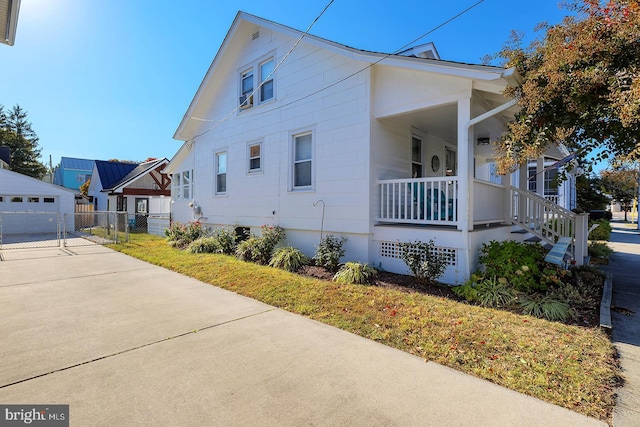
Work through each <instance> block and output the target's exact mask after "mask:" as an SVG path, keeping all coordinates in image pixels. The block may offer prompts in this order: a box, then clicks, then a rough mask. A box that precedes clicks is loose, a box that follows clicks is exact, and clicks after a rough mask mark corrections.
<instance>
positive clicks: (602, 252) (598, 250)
mask: <svg viewBox="0 0 640 427" xmlns="http://www.w3.org/2000/svg"><path fill="white" fill-rule="evenodd" d="M612 253H613V249H611V248H610V247H609V245H607V244H606V243H605V242H589V255H591V256H592V257H596V258H609V256H610V255H611V254H612Z"/></svg>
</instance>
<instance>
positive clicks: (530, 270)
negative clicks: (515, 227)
mask: <svg viewBox="0 0 640 427" xmlns="http://www.w3.org/2000/svg"><path fill="white" fill-rule="evenodd" d="M546 252H547V251H546V250H545V249H544V248H543V247H542V246H541V245H538V244H527V243H518V242H514V241H511V240H507V241H504V242H498V241H495V240H493V241H491V242H489V243H488V244H484V245H483V246H482V252H481V254H480V256H479V257H478V261H479V262H480V263H481V264H482V265H483V266H484V274H483V275H484V277H485V278H490V277H494V276H495V277H504V278H506V279H507V281H508V282H509V284H510V285H511V286H513V287H514V288H515V289H516V290H518V291H521V292H531V291H532V290H545V289H546V284H547V280H544V279H543V280H541V279H542V278H543V276H544V274H543V271H541V268H540V267H541V266H544V265H545V263H544V257H545V255H546ZM543 268H544V267H543Z"/></svg>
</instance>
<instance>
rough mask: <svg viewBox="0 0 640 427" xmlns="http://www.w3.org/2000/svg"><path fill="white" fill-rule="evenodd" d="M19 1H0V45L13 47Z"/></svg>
mask: <svg viewBox="0 0 640 427" xmlns="http://www.w3.org/2000/svg"><path fill="white" fill-rule="evenodd" d="M19 11H20V0H0V43H2V44H7V45H9V46H13V44H14V43H15V41H16V29H17V28H18V12H19Z"/></svg>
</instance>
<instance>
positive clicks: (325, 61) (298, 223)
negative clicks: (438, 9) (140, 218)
mask: <svg viewBox="0 0 640 427" xmlns="http://www.w3.org/2000/svg"><path fill="white" fill-rule="evenodd" d="M302 35H303V33H302V32H300V31H298V30H294V29H292V28H289V27H286V26H283V25H280V24H277V23H274V22H271V21H267V20H264V19H262V18H258V17H256V16H252V15H249V14H246V13H243V12H240V13H238V15H237V16H236V18H235V20H234V22H233V24H232V26H231V28H230V30H229V32H228V34H227V36H226V37H225V39H224V41H223V43H222V46H221V47H220V50H219V51H218V53H217V54H216V56H215V58H214V60H213V62H212V64H211V66H210V68H209V70H208V72H207V74H206V76H205V78H204V80H203V82H202V83H201V85H200V87H199V89H198V91H197V92H196V94H195V97H194V99H193V101H192V102H191V104H190V105H189V108H188V110H187V112H186V114H185V115H184V118H183V119H182V121H181V123H180V125H179V127H178V129H177V130H176V132H175V135H174V138H175V139H178V140H181V141H184V144H183V145H182V146H181V148H180V149H179V150H178V152H177V153H176V154H175V156H174V157H173V158H172V160H171V162H170V163H169V164H168V165H167V167H166V168H165V173H167V174H170V175H172V177H173V185H172V205H171V212H172V219H173V220H175V221H180V222H187V221H190V220H195V219H198V220H200V221H202V222H203V223H205V224H207V225H218V224H224V225H230V226H235V227H237V230H238V232H242V231H245V230H246V229H250V230H251V231H253V232H256V233H257V232H259V228H260V226H261V225H263V224H278V225H280V226H282V227H283V228H284V229H285V231H286V233H287V243H288V244H290V245H292V246H295V247H298V248H300V249H301V250H303V251H304V252H305V253H306V254H307V255H313V253H314V251H315V246H316V245H317V244H318V242H319V239H320V236H321V235H324V236H326V235H327V234H335V235H343V236H345V237H347V238H348V241H347V243H346V246H345V248H346V256H345V257H344V260H353V261H360V262H367V263H370V264H372V265H373V266H374V267H376V268H382V269H385V270H389V271H395V272H400V273H406V272H407V271H408V270H407V267H406V266H405V265H404V264H403V263H402V261H401V260H400V258H399V248H398V242H399V241H410V240H416V239H418V240H421V241H425V242H426V241H429V240H430V239H433V240H434V242H435V245H436V246H437V250H438V251H439V252H440V253H442V254H444V255H446V256H447V257H448V266H447V270H446V272H445V274H444V276H443V277H442V278H441V280H442V281H443V282H445V283H450V284H453V283H461V282H463V281H464V280H466V279H467V278H469V276H470V273H471V272H472V271H474V270H475V269H476V268H477V257H478V253H479V251H480V249H481V247H482V244H483V243H487V242H489V241H491V240H500V241H502V240H507V239H510V238H512V234H511V232H512V228H513V226H512V224H518V226H519V227H526V228H527V229H528V230H529V231H530V232H531V233H532V234H536V235H540V236H541V237H543V238H546V239H548V240H549V241H554V239H555V238H556V237H558V235H559V234H561V233H559V232H558V230H555V231H554V230H551V231H552V233H551V235H549V233H548V231H549V230H548V229H549V224H551V223H553V224H561V226H562V232H567V231H568V230H573V232H575V230H577V229H580V230H582V229H583V228H584V227H583V226H584V224H583V223H584V219H583V218H582V217H580V218H579V219H576V216H575V214H572V213H571V212H568V211H566V210H564V209H562V208H560V207H557V206H556V205H554V204H552V203H551V202H549V201H546V200H545V199H544V198H543V197H539V196H536V195H535V194H533V193H532V192H530V191H528V188H529V187H528V184H527V176H528V170H527V167H526V166H524V167H523V168H522V169H521V173H520V174H518V175H514V176H512V177H496V176H495V173H494V172H495V164H494V162H493V159H494V157H495V153H494V151H493V149H492V146H491V145H490V141H492V140H495V139H497V138H499V137H500V136H501V135H502V134H503V132H504V130H505V124H506V123H507V122H508V121H509V120H510V119H512V118H513V116H514V113H515V112H516V111H517V106H516V105H515V101H513V100H510V99H508V98H505V97H504V96H503V95H502V93H503V91H504V89H505V88H506V87H507V86H509V85H517V84H519V77H518V75H517V74H516V73H515V71H514V70H513V69H503V68H499V67H492V66H483V65H470V64H461V63H455V62H448V61H443V60H440V59H439V55H438V53H437V51H436V50H435V48H434V46H433V45H432V44H425V45H422V46H417V47H415V48H412V49H409V50H407V51H405V52H402V53H401V54H397V55H392V54H390V55H387V54H381V53H373V52H366V51H362V50H357V49H354V48H350V47H347V46H343V45H340V44H337V43H334V42H332V41H329V40H325V39H322V38H319V37H315V36H312V35H305V36H304V38H302V40H301V41H300V43H299V44H298V45H297V46H296V47H295V48H293V47H294V46H295V43H296V41H297V40H298V39H300V38H301V36H302ZM285 57H286V59H285ZM283 59H284V61H283ZM281 61H283V62H282V64H281V65H280V66H279V67H278V68H277V69H276V66H277V64H279V63H280V62H281ZM274 70H275V72H274ZM554 153H555V155H556V157H559V158H561V157H562V156H560V155H559V153H560V151H559V150H558V149H552V150H550V152H549V153H547V156H548V157H550V158H555V157H554V155H553V154H554ZM541 164H542V165H544V164H545V161H544V159H542V161H541ZM543 178H544V175H542V178H541V180H542V179H543ZM536 179H537V178H536ZM512 182H513V183H514V184H515V186H512V185H511V183H512ZM537 182H538V181H537ZM543 188H544V182H543V184H542V185H541V186H540V189H541V190H540V192H542V189H543ZM550 219H553V220H552V221H550ZM576 221H579V222H580V224H579V225H580V226H579V227H578V226H573V225H572V224H574V223H575V222H576ZM582 240H584V242H585V243H586V237H585V238H584V239H583V238H582V236H579V237H578V238H577V239H576V242H582ZM576 247H577V250H576V258H577V259H579V260H578V263H581V262H582V257H581V255H582V252H581V251H582V250H583V249H582V243H580V244H579V245H578V244H577V246H576ZM578 247H579V248H578ZM578 249H579V250H578Z"/></svg>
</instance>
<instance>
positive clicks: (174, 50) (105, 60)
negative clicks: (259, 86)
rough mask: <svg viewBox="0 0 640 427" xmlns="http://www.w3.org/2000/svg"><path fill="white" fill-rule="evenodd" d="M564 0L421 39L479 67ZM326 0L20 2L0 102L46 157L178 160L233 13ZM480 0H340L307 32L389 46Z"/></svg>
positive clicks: (261, 12)
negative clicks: (16, 111) (18, 112)
mask: <svg viewBox="0 0 640 427" xmlns="http://www.w3.org/2000/svg"><path fill="white" fill-rule="evenodd" d="M559 2H560V0H536V1H524V2H515V3H514V2H513V1H506V0H484V1H483V2H481V3H480V4H478V5H477V6H475V7H474V8H473V9H471V10H470V11H468V12H467V13H465V14H464V15H463V16H461V17H459V18H457V19H456V20H454V21H453V22H451V23H449V24H447V25H446V26H445V27H443V28H440V29H438V30H437V31H435V32H433V33H431V34H430V35H429V36H427V37H425V38H424V39H422V40H421V41H420V42H418V43H416V44H420V43H425V42H434V43H435V45H436V48H437V49H438V52H439V53H440V56H441V58H442V59H445V60H452V61H459V62H467V63H480V62H481V59H482V57H483V56H484V55H486V54H491V53H495V52H497V51H498V50H500V48H501V46H502V45H503V43H504V42H505V41H506V40H507V39H508V37H509V34H510V31H511V30H512V29H514V30H520V31H523V32H524V33H525V34H526V36H527V37H528V38H532V37H533V36H535V33H534V31H533V29H534V27H535V25H536V24H537V23H539V22H542V21H548V22H549V23H558V22H560V21H561V19H562V17H563V16H564V15H566V14H568V13H569V12H568V11H566V10H563V9H561V8H559V6H558V4H559ZM327 3H328V0H307V1H304V2H300V1H290V0H278V1H277V2H265V1H244V0H238V1H220V0H208V1H207V0H184V1H180V2H176V1H174V0H172V1H169V0H22V2H21V8H20V16H19V22H18V30H17V36H16V43H15V45H14V46H12V47H9V46H5V45H0V68H1V69H2V79H0V104H3V105H4V106H5V108H10V107H12V106H13V105H15V104H20V106H21V107H22V108H23V109H25V110H27V112H28V116H29V120H30V121H31V123H32V125H33V128H34V130H35V131H36V133H37V134H38V136H39V137H40V146H41V148H42V154H43V156H42V158H41V161H43V162H46V163H48V161H49V156H50V155H51V157H52V159H53V164H54V166H55V165H56V164H57V163H58V162H59V161H60V157H61V156H65V157H79V158H87V159H101V160H107V159H112V158H118V159H121V160H122V159H124V160H138V161H141V160H144V159H146V158H147V157H167V158H171V157H172V156H173V155H174V153H175V152H176V151H177V150H178V148H179V147H180V142H179V141H175V140H173V139H172V136H173V133H174V131H175V129H176V127H177V126H178V124H179V122H180V120H181V119H182V116H183V114H184V113H185V111H186V110H187V107H188V106H189V103H190V102H191V99H192V98H193V96H194V94H195V92H196V90H197V88H198V86H199V84H200V82H201V80H202V78H203V77H204V75H205V73H206V71H207V69H208V67H209V65H210V63H211V61H212V60H213V57H214V56H215V54H216V52H217V50H218V48H219V47H220V44H221V43H222V40H223V38H224V36H225V34H226V32H227V30H228V29H229V26H230V25H231V23H232V22H233V19H234V17H235V15H236V13H237V12H238V10H243V11H245V12H248V13H251V14H254V15H257V16H260V17H263V18H267V19H270V20H272V21H275V22H278V23H281V24H285V25H288V26H291V27H293V28H296V29H299V30H305V29H306V28H307V27H308V26H309V24H310V23H311V22H312V21H313V19H314V18H315V17H316V16H317V15H318V14H319V13H320V12H321V11H322V9H323V8H324V6H325V5H326V4H327ZM475 3H477V0H452V1H445V2H442V1H437V2H436V1H431V0H418V1H409V0H395V1H393V2H390V1H376V2H371V1H364V0H335V2H334V3H333V4H332V5H331V6H330V7H329V9H328V10H327V12H326V13H325V14H324V15H323V16H322V17H321V18H320V20H319V21H318V22H317V23H316V24H315V26H314V27H313V28H312V29H311V33H312V34H315V35H318V36H321V37H324V38H327V39H330V40H333V41H335V42H338V43H342V44H346V45H349V46H353V47H355V48H360V49H365V50H372V51H377V52H393V51H395V50H397V49H399V48H400V47H402V46H403V45H405V44H406V43H408V42H409V41H411V40H413V39H415V38H417V37H418V36H420V35H422V34H424V33H426V32H427V31H429V30H431V29H433V28H435V27H437V26H438V25H440V24H441V23H443V22H444V21H446V20H448V19H450V18H451V17H453V16H455V15H456V14H458V13H459V12H461V11H463V10H465V9H467V8H468V7H469V6H472V5H473V4H475Z"/></svg>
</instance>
